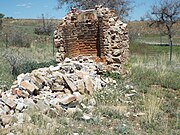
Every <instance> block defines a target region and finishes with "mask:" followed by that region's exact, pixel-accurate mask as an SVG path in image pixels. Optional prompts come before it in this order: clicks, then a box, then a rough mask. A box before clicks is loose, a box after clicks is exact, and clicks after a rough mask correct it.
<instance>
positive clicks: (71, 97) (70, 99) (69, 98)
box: [60, 94, 76, 105]
mask: <svg viewBox="0 0 180 135" xmlns="http://www.w3.org/2000/svg"><path fill="white" fill-rule="evenodd" d="M75 100H76V96H74V95H71V94H69V95H67V96H65V97H63V98H61V99H60V103H61V104H63V105H67V104H70V103H71V102H73V101H75Z"/></svg>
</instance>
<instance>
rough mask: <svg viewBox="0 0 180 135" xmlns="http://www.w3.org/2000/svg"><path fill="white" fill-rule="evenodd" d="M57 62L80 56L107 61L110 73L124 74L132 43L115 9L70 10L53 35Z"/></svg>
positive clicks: (99, 7) (125, 26)
mask: <svg viewBox="0 0 180 135" xmlns="http://www.w3.org/2000/svg"><path fill="white" fill-rule="evenodd" d="M54 38H55V46H56V48H57V49H58V52H57V54H56V58H57V59H56V60H57V62H61V61H63V60H64V59H65V57H69V58H73V57H76V56H79V55H82V56H91V57H93V58H94V57H99V58H103V59H105V60H106V64H107V65H108V66H109V67H110V69H111V70H115V71H119V72H124V71H123V70H124V65H125V63H126V62H127V60H128V55H129V44H128V40H129V39H128V31H127V24H125V23H123V22H122V21H121V20H120V19H119V17H118V16H117V15H116V14H115V11H114V10H110V9H108V8H103V7H101V6H97V7H96V8H95V9H90V10H81V11H78V10H76V9H75V8H73V9H72V10H71V12H70V13H68V14H67V15H66V16H65V17H64V18H63V21H62V22H61V23H60V24H59V25H58V26H57V29H56V31H55V32H54Z"/></svg>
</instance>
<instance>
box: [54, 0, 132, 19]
mask: <svg viewBox="0 0 180 135" xmlns="http://www.w3.org/2000/svg"><path fill="white" fill-rule="evenodd" d="M57 1H58V6H57V8H61V7H62V6H63V5H64V4H66V5H69V7H78V8H80V9H89V8H94V7H95V5H102V6H104V7H108V8H110V9H114V10H116V12H117V14H118V15H119V16H120V17H121V19H124V18H125V17H127V16H128V15H129V12H130V11H131V10H132V8H133V6H132V4H133V0H57Z"/></svg>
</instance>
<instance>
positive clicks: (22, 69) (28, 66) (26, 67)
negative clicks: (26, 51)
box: [15, 60, 56, 75]
mask: <svg viewBox="0 0 180 135" xmlns="http://www.w3.org/2000/svg"><path fill="white" fill-rule="evenodd" d="M50 65H56V62H55V61H54V60H51V61H49V62H41V63H37V62H35V61H33V62H27V63H25V64H21V65H19V66H18V67H17V68H16V71H15V75H19V74H21V73H27V72H29V73H30V72H31V71H32V70H34V69H38V68H43V67H49V66H50Z"/></svg>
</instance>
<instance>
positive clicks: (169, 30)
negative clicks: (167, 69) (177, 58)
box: [168, 27, 172, 64]
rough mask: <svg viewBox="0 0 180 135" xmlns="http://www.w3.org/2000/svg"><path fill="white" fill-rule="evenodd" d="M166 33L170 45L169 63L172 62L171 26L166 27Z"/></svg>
mask: <svg viewBox="0 0 180 135" xmlns="http://www.w3.org/2000/svg"><path fill="white" fill-rule="evenodd" d="M168 35H169V46H170V64H171V63H172V33H171V28H170V27H168Z"/></svg>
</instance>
